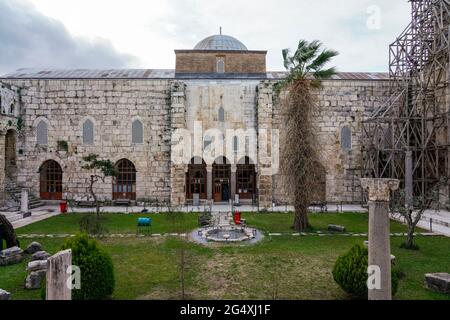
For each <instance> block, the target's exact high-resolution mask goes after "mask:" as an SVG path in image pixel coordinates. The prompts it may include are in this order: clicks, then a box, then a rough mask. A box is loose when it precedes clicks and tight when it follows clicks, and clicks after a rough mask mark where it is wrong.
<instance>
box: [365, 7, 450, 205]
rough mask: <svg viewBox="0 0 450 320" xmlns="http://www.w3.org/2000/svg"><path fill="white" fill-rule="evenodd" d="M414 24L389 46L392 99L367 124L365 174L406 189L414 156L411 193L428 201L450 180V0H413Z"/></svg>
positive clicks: (390, 94)
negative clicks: (432, 191) (408, 166)
mask: <svg viewBox="0 0 450 320" xmlns="http://www.w3.org/2000/svg"><path fill="white" fill-rule="evenodd" d="M410 2H411V7H412V20H411V23H410V24H409V25H408V27H407V28H406V29H405V31H403V33H402V34H401V35H400V36H399V37H398V38H397V39H396V41H395V42H394V43H392V44H391V45H390V49H389V51H390V63H389V74H390V75H389V76H390V84H389V90H390V92H389V99H388V100H387V101H386V102H385V103H384V104H383V105H382V106H381V107H380V108H378V109H376V110H375V111H374V112H373V114H372V115H371V116H370V117H369V118H368V119H367V120H365V121H364V122H363V126H362V127H363V137H364V139H365V143H363V147H362V152H363V157H364V165H363V172H362V176H364V177H373V178H396V179H399V180H400V181H401V185H402V187H404V186H405V154H406V152H407V151H411V152H412V156H413V169H412V180H413V192H414V195H415V196H416V197H418V196H420V197H422V198H423V197H425V195H426V194H427V192H428V191H429V190H430V189H431V188H432V187H433V186H434V185H435V184H436V183H437V182H439V181H440V180H441V179H442V178H443V177H450V165H449V160H450V156H449V152H450V148H449V147H450V130H448V127H449V121H450V113H449V111H450V98H449V93H450V90H449V83H450V81H449V79H450V70H449V66H450V64H449V59H450V58H449V56H450V55H449V51H450V39H449V33H450V32H449V30H450V24H449V21H450V0H411V1H410Z"/></svg>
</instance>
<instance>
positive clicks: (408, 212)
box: [390, 179, 446, 250]
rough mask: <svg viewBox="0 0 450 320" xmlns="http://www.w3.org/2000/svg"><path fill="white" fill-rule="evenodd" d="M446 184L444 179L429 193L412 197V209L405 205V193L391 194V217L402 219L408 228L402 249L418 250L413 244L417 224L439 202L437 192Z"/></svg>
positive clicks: (402, 191) (400, 191) (401, 191)
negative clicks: (426, 211)
mask: <svg viewBox="0 0 450 320" xmlns="http://www.w3.org/2000/svg"><path fill="white" fill-rule="evenodd" d="M445 184H446V179H443V180H442V181H440V182H438V183H436V184H435V185H434V186H433V187H431V188H430V189H429V191H428V192H427V193H426V194H425V195H424V196H423V197H422V196H420V197H417V196H413V198H412V208H409V207H408V206H407V205H406V201H405V198H406V196H405V191H404V190H398V191H397V192H396V193H394V194H393V197H392V198H391V203H390V210H391V215H392V216H393V217H398V218H404V220H405V222H406V226H407V228H408V231H407V236H406V241H405V242H404V243H403V244H402V245H401V247H402V248H404V249H409V250H418V249H419V247H418V246H417V245H416V244H415V243H414V233H415V231H416V228H417V224H418V223H419V222H420V220H422V216H423V214H424V212H425V210H428V209H430V208H431V207H432V205H433V204H436V203H438V202H439V190H440V188H441V187H442V185H445Z"/></svg>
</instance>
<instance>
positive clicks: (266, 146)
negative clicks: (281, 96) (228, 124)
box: [257, 81, 278, 208]
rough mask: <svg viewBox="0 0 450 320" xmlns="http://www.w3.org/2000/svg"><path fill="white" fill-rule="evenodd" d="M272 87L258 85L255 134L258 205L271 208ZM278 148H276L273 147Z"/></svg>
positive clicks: (266, 84)
mask: <svg viewBox="0 0 450 320" xmlns="http://www.w3.org/2000/svg"><path fill="white" fill-rule="evenodd" d="M272 98H273V85H272V83H271V82H270V81H262V82H260V83H259V85H258V96H257V123H258V128H257V130H258V131H257V133H258V164H257V166H258V168H259V170H258V175H259V179H258V190H259V204H260V206H262V207H265V208H271V207H272V201H273V199H272V198H273V170H272V165H273V163H272V147H273V146H272V129H273V101H272ZM275 147H278V146H275Z"/></svg>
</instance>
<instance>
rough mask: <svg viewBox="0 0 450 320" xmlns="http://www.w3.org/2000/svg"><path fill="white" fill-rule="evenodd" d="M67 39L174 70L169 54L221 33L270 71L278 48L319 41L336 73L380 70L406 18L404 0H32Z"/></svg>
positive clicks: (147, 65)
mask: <svg viewBox="0 0 450 320" xmlns="http://www.w3.org/2000/svg"><path fill="white" fill-rule="evenodd" d="M32 2H33V3H34V4H35V5H36V7H37V9H38V10H39V11H41V12H42V13H44V14H46V15H48V16H51V17H53V18H55V19H58V20H59V21H62V22H63V23H64V25H65V26H66V27H67V29H68V30H69V31H70V32H71V33H72V34H74V35H77V36H83V37H85V38H88V39H95V38H97V37H100V38H104V39H109V40H110V41H111V42H112V44H113V45H114V47H116V48H117V49H118V50H119V51H121V52H128V53H131V54H133V55H135V56H137V57H139V59H140V61H141V65H140V66H141V67H145V68H173V67H174V65H175V56H174V53H173V50H174V49H183V48H184V49H190V48H192V47H193V46H194V45H195V44H196V43H197V42H198V41H200V40H201V39H202V38H205V37H207V36H209V35H211V34H213V33H218V30H219V27H220V26H223V28H224V33H225V34H229V35H232V36H235V37H236V38H238V39H240V40H241V41H242V42H243V43H244V44H245V45H246V46H247V47H249V48H250V49H264V50H268V56H267V64H268V69H269V70H282V63H281V50H282V49H283V48H286V47H291V48H295V46H296V44H297V42H298V40H299V39H303V38H304V39H308V40H313V39H319V40H322V41H323V42H324V44H325V45H326V46H327V47H331V48H333V49H336V50H338V51H339V52H340V53H341V55H340V56H339V57H338V58H336V60H335V64H336V65H337V66H338V68H339V69H340V70H341V71H386V70H387V65H388V45H389V43H391V42H392V41H393V40H394V39H395V37H396V36H397V35H398V34H399V33H400V32H401V31H402V30H403V28H404V27H405V26H406V25H407V23H408V21H409V16H410V12H409V10H410V9H409V3H408V1H407V0H400V1H399V0H397V1H392V0H342V1H336V0H315V1H307V0H278V1H273V0H245V1H230V0H166V1H159V0H127V1H118V0H64V1H54V0H33V1H32ZM372 5H376V6H379V7H380V10H381V11H380V13H381V19H382V20H381V29H380V30H369V29H368V28H367V26H366V20H367V19H368V17H369V16H368V14H367V8H368V7H370V6H372Z"/></svg>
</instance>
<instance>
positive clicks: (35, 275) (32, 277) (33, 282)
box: [25, 270, 47, 290]
mask: <svg viewBox="0 0 450 320" xmlns="http://www.w3.org/2000/svg"><path fill="white" fill-rule="evenodd" d="M46 274H47V270H37V271H32V272H30V273H29V274H28V276H27V278H26V280H25V289H28V290H34V289H40V288H41V284H42V282H43V281H44V279H45V275H46Z"/></svg>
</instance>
